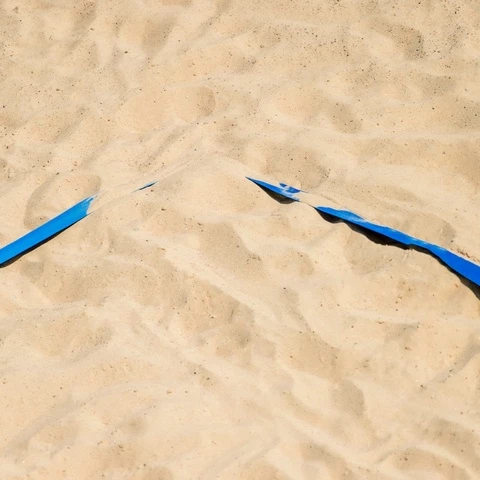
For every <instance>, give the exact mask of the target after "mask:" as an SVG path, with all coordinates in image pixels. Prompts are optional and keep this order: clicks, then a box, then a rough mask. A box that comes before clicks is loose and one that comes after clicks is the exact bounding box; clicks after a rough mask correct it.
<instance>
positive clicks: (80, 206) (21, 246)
mask: <svg viewBox="0 0 480 480" xmlns="http://www.w3.org/2000/svg"><path fill="white" fill-rule="evenodd" d="M156 183H157V181H153V182H149V183H147V184H146V185H143V187H140V188H137V189H136V190H134V191H135V192H138V191H140V190H144V189H145V188H148V187H151V186H153V185H155V184H156ZM96 197H97V195H93V196H91V197H87V198H85V199H83V200H82V201H80V202H78V203H76V204H75V205H74V206H73V207H70V208H68V209H67V210H65V211H64V212H62V213H60V214H59V215H57V216H56V217H53V218H52V219H50V220H48V221H47V222H45V223H44V224H43V225H40V226H39V227H37V228H35V229H34V230H32V231H31V232H29V233H27V234H26V235H24V236H23V237H20V238H18V239H17V240H14V241H13V242H12V243H9V244H8V245H6V246H5V247H3V248H0V266H2V265H5V264H6V263H7V262H9V261H10V260H13V259H15V258H17V257H18V256H20V255H22V254H24V253H27V252H28V251H30V250H31V249H32V248H35V247H37V246H38V245H40V244H41V243H43V242H45V241H46V240H49V239H50V238H52V237H53V236H55V235H56V234H57V233H60V232H62V231H63V230H65V229H67V228H68V227H71V226H72V225H73V224H75V223H77V222H78V221H80V220H82V219H83V218H85V217H86V216H87V215H88V209H89V207H90V204H91V203H92V201H93V200H94V199H95V198H96Z"/></svg>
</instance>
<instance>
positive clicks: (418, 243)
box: [246, 177, 480, 287]
mask: <svg viewBox="0 0 480 480" xmlns="http://www.w3.org/2000/svg"><path fill="white" fill-rule="evenodd" d="M246 178H247V179H248V180H250V181H251V182H253V183H255V184H256V185H258V186H259V187H262V188H263V189H265V190H269V191H271V192H273V193H276V194H277V195H281V196H282V197H285V198H289V199H291V200H294V201H297V202H299V201H301V200H300V199H299V198H298V197H296V196H295V194H296V193H299V192H301V190H299V189H298V188H295V187H291V186H289V185H286V184H284V183H280V184H279V185H274V184H271V183H267V182H264V181H262V180H257V179H254V178H250V177H246ZM313 208H314V209H315V210H317V211H318V212H321V213H325V214H327V215H330V216H331V217H334V218H337V219H339V220H342V221H343V222H345V223H349V224H352V225H356V226H359V227H361V228H363V229H364V230H367V231H370V232H374V233H377V234H379V235H382V236H383V237H386V238H389V239H391V240H393V241H395V242H398V243H401V244H402V245H405V246H406V247H409V248H411V247H417V248H420V249H421V250H423V251H426V252H428V253H430V254H431V255H432V256H434V257H435V258H437V259H438V260H440V261H441V262H442V263H444V264H445V265H447V266H448V267H449V268H450V269H451V270H453V271H454V272H456V273H457V274H459V275H461V276H462V277H464V278H466V279H467V280H469V281H470V282H472V283H474V284H475V285H477V286H479V287H480V265H477V264H476V263H474V262H471V261H470V260H467V259H466V258H464V257H461V256H460V255H457V254H456V253H453V252H451V251H450V250H447V249H445V248H443V247H440V246H438V245H434V244H432V243H429V242H426V241H424V240H420V239H418V238H415V237H412V236H410V235H407V234H406V233H403V232H400V231H398V230H395V229H393V228H390V227H386V226H383V225H378V224H376V223H372V222H369V221H368V220H365V219H364V218H362V217H360V216H359V215H357V214H355V213H353V212H350V211H349V210H338V209H335V208H330V207H322V206H316V207H313Z"/></svg>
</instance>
